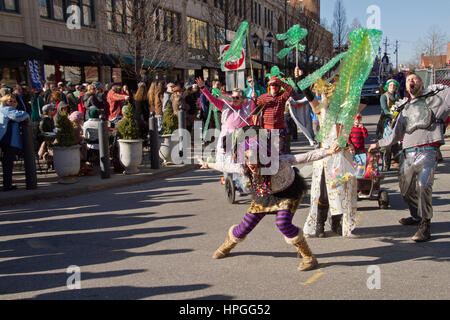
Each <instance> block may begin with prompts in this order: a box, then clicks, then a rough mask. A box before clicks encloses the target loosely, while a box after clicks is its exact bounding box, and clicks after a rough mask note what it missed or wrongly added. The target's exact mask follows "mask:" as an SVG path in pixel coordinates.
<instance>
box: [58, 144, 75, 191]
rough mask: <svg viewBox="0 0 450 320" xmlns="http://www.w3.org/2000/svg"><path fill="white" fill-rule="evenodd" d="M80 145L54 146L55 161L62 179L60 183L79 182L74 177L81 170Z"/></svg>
mask: <svg viewBox="0 0 450 320" xmlns="http://www.w3.org/2000/svg"><path fill="white" fill-rule="evenodd" d="M80 161H81V159H80V145H78V144H77V145H74V146H71V147H53V162H54V165H55V171H56V173H57V174H58V177H60V179H59V180H58V183H62V184H71V183H75V182H77V179H76V178H75V177H74V176H76V175H78V173H79V172H80Z"/></svg>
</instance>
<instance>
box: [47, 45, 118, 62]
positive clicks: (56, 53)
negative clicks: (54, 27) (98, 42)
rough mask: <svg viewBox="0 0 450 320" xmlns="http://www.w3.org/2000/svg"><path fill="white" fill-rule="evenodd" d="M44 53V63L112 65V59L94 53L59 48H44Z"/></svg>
mask: <svg viewBox="0 0 450 320" xmlns="http://www.w3.org/2000/svg"><path fill="white" fill-rule="evenodd" d="M44 52H45V53H46V59H45V61H46V62H48V63H54V62H55V61H58V63H59V64H61V65H69V66H70V65H72V66H77V65H80V64H82V65H92V66H98V65H111V66H112V65H114V61H113V59H111V58H110V57H109V56H108V55H106V54H103V53H99V52H95V51H85V50H76V49H68V48H60V47H51V46H44Z"/></svg>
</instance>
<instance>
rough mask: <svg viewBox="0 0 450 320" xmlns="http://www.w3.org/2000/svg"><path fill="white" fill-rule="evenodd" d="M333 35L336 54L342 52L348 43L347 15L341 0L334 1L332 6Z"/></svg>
mask: <svg viewBox="0 0 450 320" xmlns="http://www.w3.org/2000/svg"><path fill="white" fill-rule="evenodd" d="M333 18H334V20H333V25H332V30H333V35H334V47H335V48H336V50H337V51H338V53H340V52H342V51H344V48H345V46H346V45H347V43H348V33H349V28H348V25H347V14H346V12H345V7H344V3H343V0H336V2H335V4H334V13H333Z"/></svg>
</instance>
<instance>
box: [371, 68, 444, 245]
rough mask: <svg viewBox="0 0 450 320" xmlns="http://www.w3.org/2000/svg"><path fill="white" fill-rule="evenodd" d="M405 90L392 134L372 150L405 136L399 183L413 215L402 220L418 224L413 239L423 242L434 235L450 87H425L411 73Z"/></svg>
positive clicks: (402, 222) (388, 144)
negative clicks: (435, 186) (437, 175)
mask: <svg viewBox="0 0 450 320" xmlns="http://www.w3.org/2000/svg"><path fill="white" fill-rule="evenodd" d="M406 90H407V92H408V93H409V94H410V96H411V97H410V98H409V99H406V98H405V99H403V100H401V101H399V102H398V103H397V104H396V105H395V106H394V107H393V108H394V110H395V111H397V112H399V115H398V116H397V118H396V119H395V120H394V121H395V126H394V129H393V133H392V135H390V136H389V137H387V138H385V139H382V140H379V141H378V143H376V144H372V145H371V146H370V148H369V152H370V151H372V150H376V149H379V148H383V147H384V148H386V147H389V146H392V145H393V144H394V143H397V142H398V141H400V140H401V139H402V138H403V153H402V161H401V165H400V173H399V184H400V192H401V194H402V197H403V199H404V201H405V202H406V204H407V205H408V207H409V211H410V215H411V216H410V217H408V218H402V219H400V221H399V222H400V223H401V224H402V225H413V224H419V230H418V231H417V232H416V234H415V235H414V236H413V237H412V240H414V241H416V242H422V241H427V240H429V239H430V238H431V219H432V218H433V206H432V192H433V183H434V173H435V170H436V166H437V157H436V155H437V150H438V148H439V146H440V145H442V144H444V135H443V130H442V127H443V126H444V123H445V120H446V119H447V117H448V115H449V113H450V88H449V87H446V86H443V85H433V86H431V87H429V88H428V89H425V90H424V88H423V81H422V79H421V78H420V77H419V76H418V75H416V74H415V73H410V74H408V76H407V78H406Z"/></svg>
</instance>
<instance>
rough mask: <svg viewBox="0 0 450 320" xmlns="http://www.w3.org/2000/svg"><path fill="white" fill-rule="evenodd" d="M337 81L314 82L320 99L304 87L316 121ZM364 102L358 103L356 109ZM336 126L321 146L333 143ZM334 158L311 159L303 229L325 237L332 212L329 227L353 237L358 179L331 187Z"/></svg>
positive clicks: (322, 117)
mask: <svg viewBox="0 0 450 320" xmlns="http://www.w3.org/2000/svg"><path fill="white" fill-rule="evenodd" d="M300 73H301V70H300V69H298V68H296V69H295V74H300ZM336 85H337V82H334V83H333V84H328V83H326V81H324V80H319V81H318V82H316V83H315V84H314V89H315V90H316V93H317V94H318V95H321V97H322V99H321V100H320V102H319V101H318V100H317V99H316V97H315V95H314V94H313V93H312V92H311V90H310V89H309V88H308V89H305V90H304V91H303V92H304V94H305V96H306V98H307V99H308V101H309V103H310V105H311V108H312V109H313V111H314V112H315V113H316V114H317V115H318V117H319V124H320V125H322V123H323V122H324V121H325V117H326V114H327V111H328V106H329V104H330V101H331V98H332V95H333V92H334V89H335V88H336ZM365 106H366V104H360V107H359V110H358V113H359V112H360V111H361V110H362V109H363V108H364V107H365ZM337 130H338V129H337V126H336V125H334V126H333V128H332V129H331V131H330V134H329V135H328V137H327V139H326V140H325V141H323V142H322V143H320V149H324V148H325V149H326V148H329V147H330V146H332V145H333V144H334V143H335V142H336V141H337V138H338V131H337ZM341 152H342V155H343V156H344V157H345V158H346V159H347V160H348V161H349V162H350V163H353V159H352V155H351V153H350V151H349V149H348V148H346V149H344V150H342V151H341ZM332 164H333V159H332V158H325V159H322V160H318V161H314V163H313V172H312V183H311V208H310V212H309V215H308V217H307V219H306V222H305V225H304V227H303V231H304V233H305V235H306V236H307V237H308V236H317V237H320V238H323V237H325V222H326V220H327V217H328V212H330V215H331V231H333V232H334V233H336V234H338V235H342V236H344V237H349V238H352V237H355V235H354V234H353V233H352V231H353V230H354V229H355V227H356V213H357V200H358V199H357V183H356V177H352V178H351V179H350V180H349V181H348V182H347V183H345V184H341V185H339V186H337V187H336V188H331V187H330V181H332V177H333V174H334V172H333V167H332Z"/></svg>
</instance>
